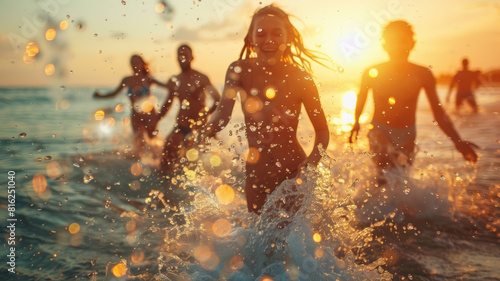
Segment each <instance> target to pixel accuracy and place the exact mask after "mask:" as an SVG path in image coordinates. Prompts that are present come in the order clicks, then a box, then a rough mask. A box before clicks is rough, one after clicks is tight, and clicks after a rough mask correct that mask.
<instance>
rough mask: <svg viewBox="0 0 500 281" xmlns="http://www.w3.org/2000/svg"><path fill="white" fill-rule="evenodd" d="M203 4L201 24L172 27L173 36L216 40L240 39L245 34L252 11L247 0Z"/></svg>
mask: <svg viewBox="0 0 500 281" xmlns="http://www.w3.org/2000/svg"><path fill="white" fill-rule="evenodd" d="M211 4H212V5H211V6H210V5H207V6H205V9H206V11H207V12H206V18H207V19H208V20H205V22H203V24H201V25H199V26H197V27H192V25H189V24H182V25H180V26H178V27H176V28H175V29H174V33H173V38H174V39H177V40H183V41H192V42H193V41H218V40H227V39H240V38H243V36H245V34H246V23H245V21H242V19H245V18H246V19H250V16H251V11H253V9H252V7H253V5H252V3H251V2H250V1H248V0H213V1H212V2H211Z"/></svg>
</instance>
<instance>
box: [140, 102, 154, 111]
mask: <svg viewBox="0 0 500 281" xmlns="http://www.w3.org/2000/svg"><path fill="white" fill-rule="evenodd" d="M153 108H154V105H153V103H152V102H151V101H150V100H147V101H144V102H143V103H142V104H141V110H142V112H146V113H149V112H151V111H152V110H153Z"/></svg>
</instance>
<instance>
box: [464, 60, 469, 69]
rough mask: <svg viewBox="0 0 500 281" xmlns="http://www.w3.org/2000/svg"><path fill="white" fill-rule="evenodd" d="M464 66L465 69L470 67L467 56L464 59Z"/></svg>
mask: <svg viewBox="0 0 500 281" xmlns="http://www.w3.org/2000/svg"><path fill="white" fill-rule="evenodd" d="M462 67H463V68H464V69H468V68H469V60H468V59H466V58H465V59H463V60H462Z"/></svg>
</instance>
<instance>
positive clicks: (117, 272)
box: [111, 263, 128, 277]
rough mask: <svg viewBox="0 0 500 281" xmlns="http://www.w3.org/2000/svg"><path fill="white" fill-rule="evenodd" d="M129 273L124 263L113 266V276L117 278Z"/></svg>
mask: <svg viewBox="0 0 500 281" xmlns="http://www.w3.org/2000/svg"><path fill="white" fill-rule="evenodd" d="M127 271H128V268H127V266H126V265H125V264H123V263H119V264H117V265H115V266H113V268H112V269H111V273H113V275H114V276H115V277H122V276H125V274H127Z"/></svg>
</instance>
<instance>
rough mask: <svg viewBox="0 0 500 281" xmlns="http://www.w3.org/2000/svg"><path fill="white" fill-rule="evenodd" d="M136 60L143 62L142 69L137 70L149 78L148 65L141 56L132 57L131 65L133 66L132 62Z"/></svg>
mask: <svg viewBox="0 0 500 281" xmlns="http://www.w3.org/2000/svg"><path fill="white" fill-rule="evenodd" d="M134 59H138V60H140V61H141V68H139V69H137V70H138V71H141V72H142V73H143V74H144V75H146V76H148V75H149V67H148V64H147V63H146V62H145V61H144V60H143V59H142V57H141V56H139V55H132V57H131V58H130V64H132V61H134ZM134 72H135V70H134Z"/></svg>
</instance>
